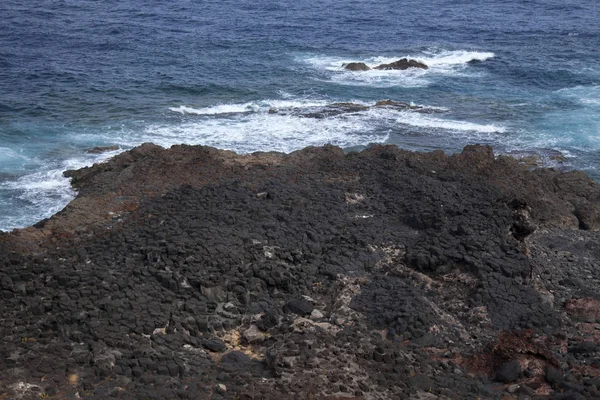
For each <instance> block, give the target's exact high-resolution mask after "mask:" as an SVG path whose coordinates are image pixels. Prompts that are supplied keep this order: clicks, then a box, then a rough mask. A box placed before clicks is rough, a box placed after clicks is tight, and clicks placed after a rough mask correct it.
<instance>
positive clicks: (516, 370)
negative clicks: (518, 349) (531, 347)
mask: <svg viewBox="0 0 600 400" xmlns="http://www.w3.org/2000/svg"><path fill="white" fill-rule="evenodd" d="M520 373H521V364H519V361H517V360H513V361H511V362H507V363H504V364H502V365H500V367H499V368H498V369H497V370H496V376H495V380H496V381H498V382H502V383H510V382H514V381H516V380H517V379H518V378H519V374H520Z"/></svg>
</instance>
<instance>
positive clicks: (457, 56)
mask: <svg viewBox="0 0 600 400" xmlns="http://www.w3.org/2000/svg"><path fill="white" fill-rule="evenodd" d="M493 57H495V54H494V53H492V52H480V51H466V50H455V51H442V52H438V53H435V52H426V53H425V56H415V57H414V58H415V59H416V60H417V61H420V62H423V63H425V64H426V65H427V66H429V67H430V68H435V67H437V66H445V65H464V64H466V63H468V62H471V61H485V60H488V59H490V58H493ZM409 58H410V57H409Z"/></svg>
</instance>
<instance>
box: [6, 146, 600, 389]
mask: <svg viewBox="0 0 600 400" xmlns="http://www.w3.org/2000/svg"><path fill="white" fill-rule="evenodd" d="M66 175H67V176H69V177H71V178H72V184H73V186H74V187H75V188H76V189H77V190H78V191H79V194H78V196H77V198H76V199H74V200H73V201H72V202H71V203H70V204H69V205H68V206H67V207H66V208H65V209H64V210H63V211H61V212H59V213H58V214H56V215H55V216H53V217H52V218H50V219H48V220H44V221H41V222H40V223H38V224H36V225H35V226H33V227H30V228H27V229H23V230H18V231H14V232H11V233H2V234H0V295H1V296H2V302H1V303H0V304H1V306H0V319H1V320H2V324H0V335H1V337H2V345H1V347H0V352H1V354H2V357H0V371H2V372H3V373H2V374H1V375H0V399H37V398H57V399H71V398H73V399H74V398H86V397H87V398H122V399H176V398H177V399H179V398H180V399H204V398H207V399H209V398H210V399H275V398H278V399H282V398H286V399H287V398H289V399H345V398H348V399H402V398H412V399H500V398H503V399H526V398H529V399H536V398H540V399H547V398H551V399H586V398H589V399H593V398H600V261H599V260H600V233H599V232H598V229H599V228H600V185H599V184H598V183H596V182H594V181H593V180H592V179H590V178H589V177H587V176H586V175H585V174H584V173H582V172H577V171H572V172H560V171H556V170H552V169H536V170H531V169H530V168H528V167H527V166H526V165H523V164H522V163H520V162H519V161H518V160H515V159H513V158H510V157H496V156H494V154H493V152H492V150H491V148H489V147H486V146H468V147H466V148H465V149H464V150H463V152H462V153H460V154H456V155H452V156H447V155H445V154H444V153H442V152H432V153H412V152H407V151H402V150H400V149H398V148H397V147H395V146H373V147H371V148H369V149H367V150H364V151H362V152H360V153H350V154H345V153H344V152H343V151H342V150H341V149H339V148H336V147H332V146H324V147H320V148H307V149H304V150H300V151H297V152H294V153H291V154H287V155H286V154H280V153H255V154H251V155H237V154H235V153H233V152H230V151H223V150H217V149H214V148H209V147H201V146H173V147H172V148H171V149H163V148H161V147H159V146H155V145H152V144H145V145H142V146H140V147H138V148H135V149H133V150H131V151H128V152H125V153H122V154H120V155H118V156H116V157H114V158H112V159H110V160H109V161H107V162H105V163H102V164H97V165H94V166H92V167H89V168H83V169H81V170H77V171H67V172H66Z"/></svg>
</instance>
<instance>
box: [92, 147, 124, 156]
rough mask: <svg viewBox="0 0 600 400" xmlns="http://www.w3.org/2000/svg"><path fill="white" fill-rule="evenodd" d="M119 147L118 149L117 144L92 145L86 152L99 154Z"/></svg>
mask: <svg viewBox="0 0 600 400" xmlns="http://www.w3.org/2000/svg"><path fill="white" fill-rule="evenodd" d="M119 149H120V147H119V146H97V147H92V148H91V149H88V151H87V152H88V153H89V154H100V153H107V152H109V151H116V150H119Z"/></svg>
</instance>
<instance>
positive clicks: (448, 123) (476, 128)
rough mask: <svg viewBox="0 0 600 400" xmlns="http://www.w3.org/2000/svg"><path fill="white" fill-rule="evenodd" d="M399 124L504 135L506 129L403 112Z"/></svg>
mask: <svg viewBox="0 0 600 400" xmlns="http://www.w3.org/2000/svg"><path fill="white" fill-rule="evenodd" d="M396 121H397V122H398V123H399V124H405V125H411V126H416V127H419V128H430V129H433V130H440V129H441V130H448V131H454V132H478V133H504V132H506V128H505V127H503V126H498V125H494V124H477V123H474V122H468V121H456V120H450V119H444V118H436V117H431V116H429V115H424V114H419V113H415V112H402V113H401V116H400V117H399V118H398V119H397V120H396Z"/></svg>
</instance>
